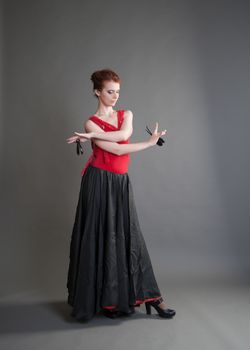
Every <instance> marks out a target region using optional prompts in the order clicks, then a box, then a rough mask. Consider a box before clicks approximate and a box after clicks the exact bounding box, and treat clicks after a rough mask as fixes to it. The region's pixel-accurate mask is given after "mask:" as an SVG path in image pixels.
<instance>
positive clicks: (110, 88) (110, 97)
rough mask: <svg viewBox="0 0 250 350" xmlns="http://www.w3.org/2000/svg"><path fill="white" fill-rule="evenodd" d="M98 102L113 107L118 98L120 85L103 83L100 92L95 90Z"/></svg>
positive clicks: (108, 82)
mask: <svg viewBox="0 0 250 350" xmlns="http://www.w3.org/2000/svg"><path fill="white" fill-rule="evenodd" d="M95 93H96V95H97V96H98V97H99V100H100V101H101V102H102V103H103V104H104V105H106V106H114V105H115V104H116V102H117V100H118V98H119V94H120V83H116V82H115V81H104V82H103V88H102V91H99V90H95Z"/></svg>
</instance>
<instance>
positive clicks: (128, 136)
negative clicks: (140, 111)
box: [122, 130, 133, 141]
mask: <svg viewBox="0 0 250 350" xmlns="http://www.w3.org/2000/svg"><path fill="white" fill-rule="evenodd" d="M132 133H133V130H130V131H129V132H126V133H124V136H123V138H122V141H127V140H128V139H129V138H130V136H131V135H132Z"/></svg>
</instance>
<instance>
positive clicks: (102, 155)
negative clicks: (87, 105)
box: [81, 110, 130, 175]
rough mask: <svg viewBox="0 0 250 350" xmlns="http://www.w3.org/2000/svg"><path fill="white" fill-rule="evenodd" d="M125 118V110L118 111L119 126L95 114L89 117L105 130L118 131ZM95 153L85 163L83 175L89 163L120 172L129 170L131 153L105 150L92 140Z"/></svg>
mask: <svg viewBox="0 0 250 350" xmlns="http://www.w3.org/2000/svg"><path fill="white" fill-rule="evenodd" d="M123 118H124V110H118V111H117V121H118V124H117V127H116V126H115V125H112V124H109V123H108V122H105V121H104V120H101V119H100V118H98V117H97V116H95V115H92V116H91V117H90V118H89V119H90V120H92V121H93V122H94V123H96V124H97V125H98V126H100V127H101V128H102V129H103V130H104V131H105V132H106V131H117V130H120V128H121V125H122V122H123ZM117 143H130V140H129V139H127V140H126V141H119V142H117ZM91 145H92V149H93V153H92V155H91V156H90V158H89V159H88V161H87V163H86V164H85V167H84V169H83V170H82V172H81V174H82V175H83V174H84V173H85V171H86V168H87V167H88V165H89V164H91V165H93V166H94V167H97V168H101V169H103V170H108V171H111V172H114V173H118V174H124V173H127V172H128V166H129V162H130V155H129V153H128V154H123V155H116V154H113V153H110V152H108V151H104V150H103V149H102V148H100V147H98V146H97V145H96V144H95V143H94V142H91Z"/></svg>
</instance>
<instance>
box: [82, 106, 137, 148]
mask: <svg viewBox="0 0 250 350" xmlns="http://www.w3.org/2000/svg"><path fill="white" fill-rule="evenodd" d="M84 128H85V131H86V132H90V133H91V134H92V137H91V139H92V140H93V139H99V140H104V141H112V142H118V141H126V140H127V139H129V137H130V136H131V135H132V133H133V113H132V112H131V111H130V110H127V111H125V113H124V120H123V123H122V125H121V128H120V130H118V131H108V132H105V131H103V130H102V129H101V128H100V127H99V126H98V125H96V124H95V123H94V122H92V121H91V120H87V121H86V122H85V124H84Z"/></svg>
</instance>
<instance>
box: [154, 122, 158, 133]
mask: <svg viewBox="0 0 250 350" xmlns="http://www.w3.org/2000/svg"><path fill="white" fill-rule="evenodd" d="M157 131H158V122H156V124H155V130H154V133H155V134H156V133H157Z"/></svg>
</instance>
